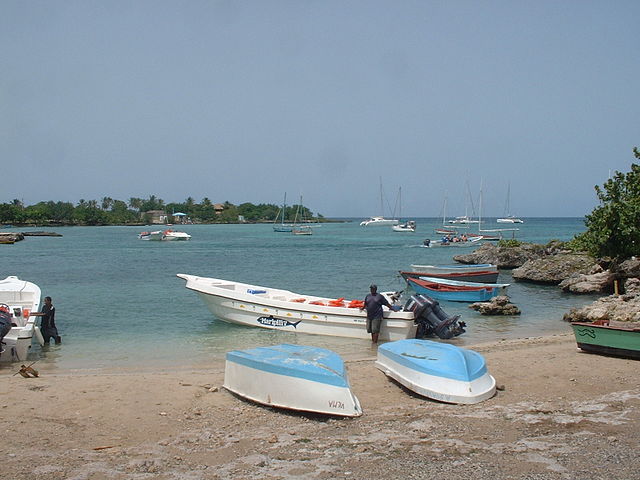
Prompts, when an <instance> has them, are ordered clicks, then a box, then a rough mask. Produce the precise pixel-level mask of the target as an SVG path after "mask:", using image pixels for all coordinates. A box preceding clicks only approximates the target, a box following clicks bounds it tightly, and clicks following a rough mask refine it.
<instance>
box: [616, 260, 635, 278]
mask: <svg viewBox="0 0 640 480" xmlns="http://www.w3.org/2000/svg"><path fill="white" fill-rule="evenodd" d="M611 270H612V271H613V272H615V274H616V275H617V276H618V277H619V278H638V277H640V259H638V258H636V257H633V258H630V259H628V260H625V261H624V262H622V263H620V264H618V265H612V266H611Z"/></svg>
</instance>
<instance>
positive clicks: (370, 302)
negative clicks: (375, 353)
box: [360, 284, 393, 343]
mask: <svg viewBox="0 0 640 480" xmlns="http://www.w3.org/2000/svg"><path fill="white" fill-rule="evenodd" d="M369 290H370V291H371V293H369V294H368V295H367V296H366V297H365V299H364V306H362V307H360V311H362V310H364V309H366V310H367V333H370V334H371V341H372V342H373V343H378V335H379V334H380V325H381V324H382V316H383V311H382V306H383V305H386V306H387V307H389V309H390V310H393V307H392V306H391V304H390V303H389V302H388V301H387V299H386V298H384V295H381V294H380V293H378V286H377V285H374V284H372V285H371V286H370V287H369Z"/></svg>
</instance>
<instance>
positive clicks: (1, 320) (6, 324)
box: [0, 304, 12, 352]
mask: <svg viewBox="0 0 640 480" xmlns="http://www.w3.org/2000/svg"><path fill="white" fill-rule="evenodd" d="M11 326H12V325H11V311H10V310H9V306H8V305H5V304H0V352H1V351H3V348H2V345H3V344H4V342H3V340H4V336H5V335H6V334H7V333H9V332H10V331H11Z"/></svg>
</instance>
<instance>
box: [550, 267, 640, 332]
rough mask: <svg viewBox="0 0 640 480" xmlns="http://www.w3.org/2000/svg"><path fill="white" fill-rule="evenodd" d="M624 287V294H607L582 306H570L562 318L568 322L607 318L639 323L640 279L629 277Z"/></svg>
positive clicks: (613, 320)
mask: <svg viewBox="0 0 640 480" xmlns="http://www.w3.org/2000/svg"><path fill="white" fill-rule="evenodd" d="M624 288H625V291H626V293H625V294H624V295H609V296H607V297H603V298H600V299H598V300H596V301H595V302H593V303H592V304H590V305H586V306H584V307H582V308H579V309H577V308H572V309H571V310H570V311H569V312H568V313H566V314H565V315H564V317H563V319H564V320H566V321H569V322H595V321H598V320H607V321H610V322H638V323H640V280H638V279H637V278H630V279H628V280H627V281H626V282H625V285H624Z"/></svg>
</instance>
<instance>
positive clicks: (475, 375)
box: [375, 339, 496, 404]
mask: <svg viewBox="0 0 640 480" xmlns="http://www.w3.org/2000/svg"><path fill="white" fill-rule="evenodd" d="M375 365H376V367H377V368H378V369H379V370H381V371H382V372H384V374H385V375H387V376H389V377H391V378H393V379H394V380H396V381H397V382H398V383H400V384H402V385H404V386H405V387H407V388H408V389H409V390H412V391H414V392H416V393H417V394H419V395H422V396H424V397H427V398H431V399H433V400H438V401H441V402H447V403H461V404H473V403H479V402H482V401H484V400H487V399H489V398H491V397H493V395H494V394H495V392H496V381H495V379H494V378H493V377H492V376H491V375H489V373H488V372H487V368H486V364H485V360H484V358H483V357H482V356H481V355H480V354H479V353H477V352H474V351H473V350H466V349H463V348H459V347H456V346H454V345H450V344H446V343H439V342H432V341H429V340H416V339H412V340H401V341H399V342H392V343H386V344H384V345H381V346H380V347H378V357H377V360H376V363H375Z"/></svg>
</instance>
